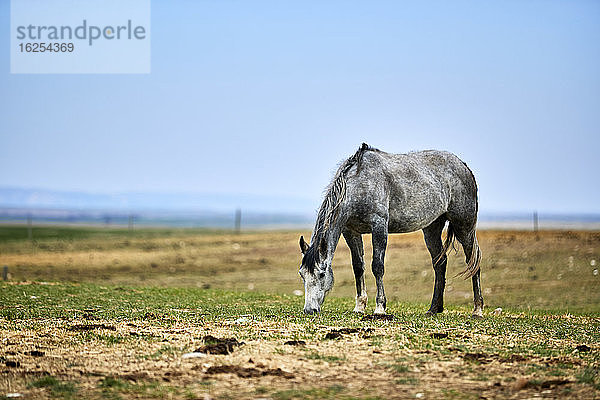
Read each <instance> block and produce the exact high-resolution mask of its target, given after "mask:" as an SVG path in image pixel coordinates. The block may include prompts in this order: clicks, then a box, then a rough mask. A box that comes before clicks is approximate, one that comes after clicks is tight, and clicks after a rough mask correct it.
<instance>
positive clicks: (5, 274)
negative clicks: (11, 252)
mask: <svg viewBox="0 0 600 400" xmlns="http://www.w3.org/2000/svg"><path fill="white" fill-rule="evenodd" d="M2 280H3V281H7V280H8V265H5V266H4V267H2Z"/></svg>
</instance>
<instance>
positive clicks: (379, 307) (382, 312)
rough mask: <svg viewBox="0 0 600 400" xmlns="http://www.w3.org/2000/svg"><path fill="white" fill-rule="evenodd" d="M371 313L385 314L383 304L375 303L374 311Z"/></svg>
mask: <svg viewBox="0 0 600 400" xmlns="http://www.w3.org/2000/svg"><path fill="white" fill-rule="evenodd" d="M373 314H375V315H385V308H383V306H380V305H376V306H375V311H373Z"/></svg>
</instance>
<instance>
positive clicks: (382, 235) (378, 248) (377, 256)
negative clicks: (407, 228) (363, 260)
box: [371, 218, 388, 314]
mask: <svg viewBox="0 0 600 400" xmlns="http://www.w3.org/2000/svg"><path fill="white" fill-rule="evenodd" d="M372 231H373V236H372V238H371V239H372V242H373V262H372V264H371V269H372V270H373V275H375V284H376V285H377V296H376V297H375V311H374V312H373V313H374V314H385V306H386V298H385V291H384V289H383V272H384V267H383V263H384V260H385V249H386V247H387V236H388V225H387V220H386V219H383V218H376V219H375V220H374V221H373V226H372Z"/></svg>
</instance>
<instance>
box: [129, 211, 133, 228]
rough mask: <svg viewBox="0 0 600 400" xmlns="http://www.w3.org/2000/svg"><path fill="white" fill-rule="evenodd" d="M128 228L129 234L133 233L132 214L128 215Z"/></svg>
mask: <svg viewBox="0 0 600 400" xmlns="http://www.w3.org/2000/svg"><path fill="white" fill-rule="evenodd" d="M128 228H129V232H133V214H129V223H128Z"/></svg>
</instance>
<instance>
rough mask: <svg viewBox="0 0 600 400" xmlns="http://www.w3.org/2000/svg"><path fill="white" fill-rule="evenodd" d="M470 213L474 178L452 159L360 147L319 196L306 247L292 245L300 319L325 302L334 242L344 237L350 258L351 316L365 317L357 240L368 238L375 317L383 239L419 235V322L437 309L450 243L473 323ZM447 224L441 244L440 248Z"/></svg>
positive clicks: (474, 259) (474, 254)
mask: <svg viewBox="0 0 600 400" xmlns="http://www.w3.org/2000/svg"><path fill="white" fill-rule="evenodd" d="M477 208H478V206H477V184H476V183H475V177H474V176H473V173H472V172H471V170H470V169H469V167H467V165H466V164H465V163H464V162H462V161H461V160H460V159H459V158H458V157H456V156H455V155H454V154H451V153H448V152H444V151H435V150H429V151H421V152H415V153H409V154H389V153H385V152H383V151H380V150H378V149H375V148H373V147H370V146H368V145H367V144H365V143H363V144H362V146H361V147H360V149H358V151H357V152H356V153H355V154H354V155H353V156H352V157H350V158H348V159H347V160H346V161H344V162H343V163H342V165H341V166H340V167H339V169H338V171H337V173H336V174H335V177H334V178H333V181H332V182H331V183H330V185H329V187H328V188H327V190H326V194H325V199H324V200H323V203H322V205H321V208H320V209H319V213H318V216H317V222H316V224H315V228H314V230H313V233H312V237H311V239H310V245H309V244H307V243H306V242H305V241H304V238H303V237H300V249H301V250H302V255H303V256H302V265H301V267H300V271H299V273H300V276H301V277H302V280H303V281H304V293H305V303H304V312H306V313H307V314H313V313H315V312H319V311H320V310H321V306H322V305H323V300H324V299H325V295H326V294H327V292H329V291H330V290H331V288H332V287H333V269H332V268H331V262H332V260H333V255H334V253H335V249H336V246H337V244H338V241H339V239H340V235H344V239H346V243H347V244H348V247H350V252H351V254H352V268H353V269H354V277H355V278H356V307H355V308H354V311H355V312H359V313H364V312H365V308H366V306H367V290H366V287H365V278H364V272H365V263H364V259H363V256H364V251H363V242H362V236H361V235H362V234H363V233H372V241H373V262H372V265H371V268H372V270H373V275H375V282H376V284H377V297H376V298H375V300H376V305H375V314H385V306H386V299H385V292H384V289H383V271H384V268H383V264H384V258H385V250H386V246H387V236H388V233H404V232H413V231H417V230H419V229H422V230H423V234H424V236H425V243H426V245H427V249H428V250H429V253H430V254H431V260H432V263H433V269H434V271H435V284H434V289H433V299H432V300H431V307H429V311H427V314H430V315H433V314H437V313H440V312H442V311H443V309H444V286H445V284H446V262H447V257H446V254H447V252H448V250H449V249H450V248H451V247H452V243H453V240H454V238H456V239H458V241H459V242H460V244H461V245H462V247H463V249H464V252H465V258H466V263H467V268H466V269H465V270H464V271H462V272H461V273H460V274H459V275H465V276H466V278H469V277H471V278H472V281H473V295H474V303H475V309H474V311H473V316H474V317H481V316H482V315H483V297H482V296H481V286H480V281H479V262H480V260H481V251H480V250H479V245H478V244H477V237H476V235H475V225H476V223H477ZM447 221H448V222H449V223H448V229H447V236H446V240H445V241H444V242H442V230H443V229H444V226H445V224H446V222H447ZM466 278H465V279H466Z"/></svg>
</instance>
